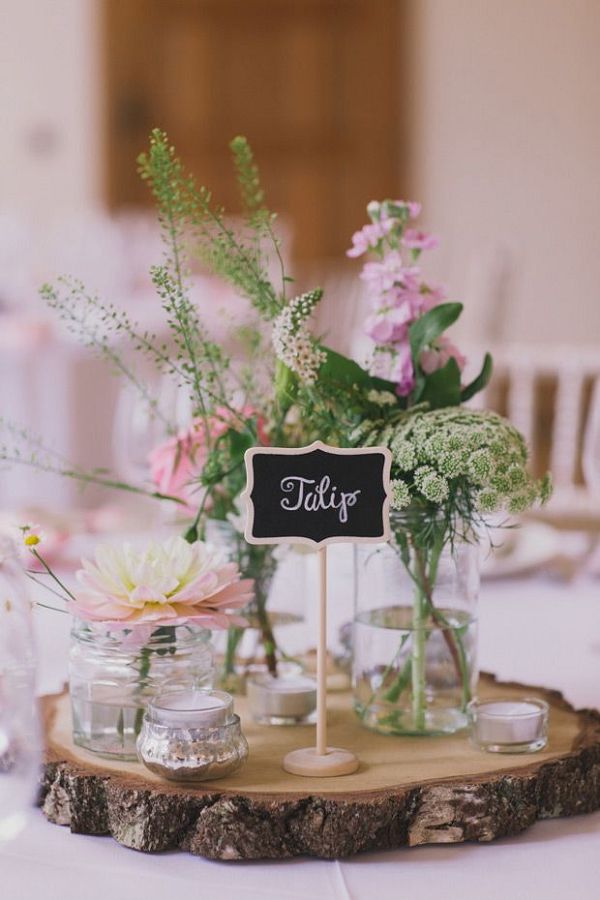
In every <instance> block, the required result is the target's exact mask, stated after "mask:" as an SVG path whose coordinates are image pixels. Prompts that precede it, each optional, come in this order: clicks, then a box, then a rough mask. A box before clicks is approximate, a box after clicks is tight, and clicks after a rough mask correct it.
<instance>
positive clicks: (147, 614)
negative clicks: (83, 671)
mask: <svg viewBox="0 0 600 900" xmlns="http://www.w3.org/2000/svg"><path fill="white" fill-rule="evenodd" d="M81 562H82V565H83V568H82V569H80V570H79V571H78V572H77V579H78V581H79V582H80V584H81V585H82V587H83V590H82V591H81V593H79V594H78V596H77V597H76V599H75V600H73V601H71V604H70V607H71V609H72V612H73V614H74V615H75V616H77V617H78V618H80V619H84V620H86V621H90V622H104V623H105V624H108V625H114V626H116V627H123V628H129V627H131V626H132V625H136V626H138V625H152V626H153V627H156V626H158V625H179V624H184V623H186V622H193V623H196V624H198V625H202V626H204V627H205V628H211V629H218V628H228V627H229V626H230V625H244V624H246V623H245V620H244V619H242V618H240V617H239V616H236V615H232V614H231V612H230V610H237V609H240V608H241V607H243V606H246V604H247V603H248V602H249V601H250V600H251V599H252V596H253V593H252V581H251V580H248V579H244V580H240V573H239V571H238V568H237V565H236V564H235V563H230V562H227V561H226V560H225V559H224V557H223V555H222V552H221V551H220V550H219V549H217V548H215V547H211V546H210V545H208V544H205V543H203V542H202V541H196V543H194V544H189V543H188V542H187V541H185V540H184V539H183V538H181V537H173V538H169V539H168V540H167V541H163V542H157V541H149V542H148V544H147V545H146V546H145V547H141V548H136V547H134V546H132V545H131V544H127V543H126V544H123V546H121V547H111V546H109V545H100V546H99V547H98V548H97V550H96V557H95V562H90V561H89V560H86V559H82V561H81Z"/></svg>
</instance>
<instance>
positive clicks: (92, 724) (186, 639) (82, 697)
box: [69, 619, 213, 760]
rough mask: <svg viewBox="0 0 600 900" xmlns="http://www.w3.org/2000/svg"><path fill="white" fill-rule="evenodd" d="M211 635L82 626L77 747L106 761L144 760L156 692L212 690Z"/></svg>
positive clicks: (77, 637) (192, 630)
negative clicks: (142, 735)
mask: <svg viewBox="0 0 600 900" xmlns="http://www.w3.org/2000/svg"><path fill="white" fill-rule="evenodd" d="M210 636H211V635H210V631H207V630H206V629H205V628H201V627H200V626H198V625H192V624H189V625H169V626H160V627H155V628H152V627H150V626H148V625H138V626H134V627H132V628H129V629H114V628H107V626H106V625H104V624H102V623H97V622H93V623H92V622H83V621H81V620H79V619H75V620H74V623H73V629H72V632H71V650H70V658H69V686H70V694H71V709H72V714H73V740H74V742H75V743H76V744H78V745H79V746H80V747H85V748H86V749H87V750H92V751H93V752H94V753H98V754H99V755H101V756H106V757H111V758H117V759H124V760H135V759H137V754H136V749H135V742H136V739H137V736H138V734H139V732H140V729H141V727H142V720H143V717H144V712H145V709H146V706H147V704H148V702H149V701H150V700H151V699H152V697H153V696H154V695H155V694H156V693H158V692H159V691H163V690H165V689H166V688H169V689H173V690H179V689H183V688H186V689H187V688H190V689H202V688H210V687H212V682H213V653H212V647H211V644H210Z"/></svg>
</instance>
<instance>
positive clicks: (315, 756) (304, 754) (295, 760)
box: [283, 747, 360, 778]
mask: <svg viewBox="0 0 600 900" xmlns="http://www.w3.org/2000/svg"><path fill="white" fill-rule="evenodd" d="M359 765H360V763H359V761H358V759H357V757H356V756H355V755H354V753H351V752H350V751H349V750H341V749H340V748H339V747H328V748H327V753H325V755H321V754H320V753H317V751H316V750H315V748H314V747H303V748H302V749H301V750H292V752H291V753H287V754H286V755H285V756H284V758H283V768H284V769H285V771H286V772H289V773H290V775H304V776H306V777H310V776H311V775H312V776H313V777H315V778H327V777H328V776H329V777H332V776H334V775H352V773H353V772H356V770H357V769H358V767H359Z"/></svg>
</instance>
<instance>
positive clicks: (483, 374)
mask: <svg viewBox="0 0 600 900" xmlns="http://www.w3.org/2000/svg"><path fill="white" fill-rule="evenodd" d="M492 369H493V363H492V357H491V356H490V354H489V353H486V354H485V357H484V359H483V365H482V367H481V371H480V373H479V375H478V376H477V377H476V378H474V379H473V381H472V382H471V383H470V384H468V385H467V386H466V387H465V388H463V390H462V391H461V395H460V402H461V403H466V402H467V400H470V399H471V397H474V396H475V394H478V393H479V391H482V390H483V389H484V387H485V386H486V385H487V383H488V382H489V380H490V378H491V377H492Z"/></svg>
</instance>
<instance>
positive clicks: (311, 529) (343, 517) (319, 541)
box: [244, 441, 392, 776]
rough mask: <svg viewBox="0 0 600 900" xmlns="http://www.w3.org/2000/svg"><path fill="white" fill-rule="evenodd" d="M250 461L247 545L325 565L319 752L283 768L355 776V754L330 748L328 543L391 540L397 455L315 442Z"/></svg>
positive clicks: (291, 758) (248, 457) (257, 451)
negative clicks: (291, 552) (304, 547)
mask: <svg viewBox="0 0 600 900" xmlns="http://www.w3.org/2000/svg"><path fill="white" fill-rule="evenodd" d="M245 461H246V476H247V483H246V490H245V492H244V498H245V500H246V512H247V516H246V532H245V537H246V540H247V541H248V543H249V544H310V545H312V546H314V547H316V548H317V556H318V564H319V579H318V598H319V608H318V617H317V622H318V635H317V735H316V746H315V747H307V748H303V749H301V750H294V751H292V752H291V753H288V754H287V756H286V757H285V759H284V761H283V767H284V769H285V770H286V771H287V772H291V773H292V774H293V775H316V776H331V775H349V774H351V773H352V772H355V771H356V769H357V768H358V765H359V762H358V759H357V757H356V756H355V755H354V753H352V752H351V751H349V750H342V749H340V748H338V747H328V746H327V693H326V671H327V545H328V544H333V543H341V542H352V543H369V542H370V543H379V542H382V541H386V540H388V539H389V536H390V527H389V503H390V498H389V494H390V468H391V463H392V459H391V453H390V451H389V450H388V449H386V448H385V447H360V448H357V449H345V448H344V449H342V448H339V447H328V446H327V445H326V444H323V443H322V442H321V441H315V442H314V443H313V444H310V446H308V447H298V448H293V449H290V448H284V447H253V448H252V449H250V450H247V451H246V454H245Z"/></svg>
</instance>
